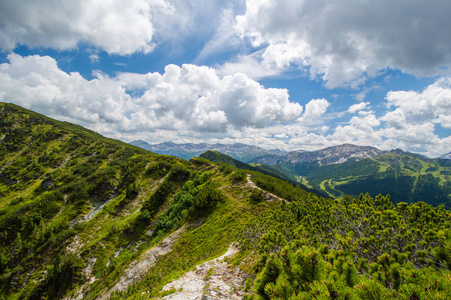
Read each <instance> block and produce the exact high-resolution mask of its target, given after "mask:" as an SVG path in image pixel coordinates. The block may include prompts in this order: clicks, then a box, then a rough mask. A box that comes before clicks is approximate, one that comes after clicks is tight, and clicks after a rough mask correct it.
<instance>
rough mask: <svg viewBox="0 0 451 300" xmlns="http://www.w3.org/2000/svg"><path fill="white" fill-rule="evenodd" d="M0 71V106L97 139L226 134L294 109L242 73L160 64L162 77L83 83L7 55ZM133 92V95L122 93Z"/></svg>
mask: <svg viewBox="0 0 451 300" xmlns="http://www.w3.org/2000/svg"><path fill="white" fill-rule="evenodd" d="M8 59H9V63H4V64H1V65H0V91H1V92H0V100H1V101H6V102H14V103H17V104H19V105H23V106H25V107H27V108H30V109H32V110H36V111H38V112H41V113H44V114H47V115H50V116H53V117H57V118H60V119H65V120H68V121H72V122H76V123H79V124H82V125H85V126H88V127H90V128H92V129H95V130H97V131H99V132H101V133H111V132H139V131H141V132H145V131H155V130H172V131H180V132H183V131H194V132H223V133H225V132H227V131H228V130H238V129H242V128H246V127H255V128H262V127H265V126H268V125H270V124H276V123H280V122H291V121H293V120H295V119H296V118H297V117H298V116H299V115H300V113H301V112H302V107H301V106H300V105H299V104H297V103H294V102H291V101H290V100H289V95H288V91H287V90H284V89H265V88H264V87H262V86H261V85H260V84H259V83H257V82H255V81H253V80H252V79H249V78H248V77H246V76H245V75H243V74H236V75H234V76H225V77H220V76H219V75H218V74H217V72H216V71H215V70H214V69H212V68H208V67H199V66H195V65H183V66H182V67H178V66H175V65H168V66H166V68H165V72H164V73H163V74H159V73H148V74H133V73H123V74H120V75H118V76H117V77H114V78H110V77H108V76H106V75H104V74H102V73H101V72H97V73H95V76H96V77H97V78H96V79H93V80H90V81H88V80H86V79H84V78H83V77H82V76H81V75H80V74H79V73H70V74H67V73H65V72H64V71H62V70H60V69H59V68H58V66H57V63H56V61H55V60H54V59H53V58H51V57H48V56H46V57H41V56H37V55H36V56H28V57H22V56H20V55H17V54H10V55H8ZM130 90H131V91H133V90H141V91H142V92H143V94H142V96H140V97H132V96H130V95H129V94H128V93H127V91H130Z"/></svg>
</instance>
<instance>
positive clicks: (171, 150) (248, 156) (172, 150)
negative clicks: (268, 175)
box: [130, 140, 286, 163]
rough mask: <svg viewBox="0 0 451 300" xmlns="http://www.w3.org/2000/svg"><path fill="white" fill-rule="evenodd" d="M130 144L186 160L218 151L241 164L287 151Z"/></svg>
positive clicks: (193, 145)
mask: <svg viewBox="0 0 451 300" xmlns="http://www.w3.org/2000/svg"><path fill="white" fill-rule="evenodd" d="M130 144H132V145H134V146H138V147H141V148H143V149H145V150H149V151H152V152H155V153H158V154H165V155H174V156H177V157H180V158H183V159H186V160H189V159H190V158H192V157H197V156H199V155H200V154H202V153H204V152H207V151H209V150H212V151H218V152H221V153H223V154H225V155H228V156H230V157H232V158H234V159H237V160H239V161H241V162H244V163H247V162H249V161H251V160H252V159H254V158H257V157H261V156H265V155H275V156H278V155H284V154H286V152H285V151H282V150H279V149H274V150H266V149H263V148H260V147H257V146H251V145H246V144H240V143H237V144H231V145H228V144H207V143H201V144H192V143H187V144H176V143H173V142H164V143H160V144H149V143H147V142H145V141H142V140H138V141H133V142H131V143H130Z"/></svg>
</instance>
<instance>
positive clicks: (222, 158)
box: [199, 151, 328, 197]
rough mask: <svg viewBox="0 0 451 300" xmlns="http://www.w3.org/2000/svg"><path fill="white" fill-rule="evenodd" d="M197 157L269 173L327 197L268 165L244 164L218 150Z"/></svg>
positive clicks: (323, 193) (326, 195)
mask: <svg viewBox="0 0 451 300" xmlns="http://www.w3.org/2000/svg"><path fill="white" fill-rule="evenodd" d="M199 157H201V158H205V159H208V160H209V161H212V162H215V163H223V164H227V165H230V166H234V167H236V168H238V169H242V170H250V171H255V172H260V173H262V174H265V175H269V176H272V177H274V178H279V179H282V180H285V181H288V182H290V183H291V184H293V185H294V186H296V185H299V186H300V187H301V188H303V189H304V190H306V191H309V192H312V193H314V194H316V195H318V196H320V197H328V194H327V193H325V192H322V191H320V190H314V189H311V188H309V187H307V186H305V185H303V184H301V183H299V182H297V181H296V180H294V179H293V178H290V177H288V176H287V175H285V174H284V173H283V172H280V171H278V170H277V169H275V168H274V167H271V166H268V165H264V164H262V165H259V164H253V165H250V164H245V163H243V162H241V161H239V160H236V159H233V158H232V157H230V156H228V155H225V154H222V153H220V152H218V151H207V152H205V153H202V154H201V155H200V156H199Z"/></svg>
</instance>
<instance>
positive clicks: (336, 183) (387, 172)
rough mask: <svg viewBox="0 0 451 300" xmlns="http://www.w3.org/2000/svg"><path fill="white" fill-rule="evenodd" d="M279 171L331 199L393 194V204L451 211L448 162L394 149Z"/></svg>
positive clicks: (282, 166)
mask: <svg viewBox="0 0 451 300" xmlns="http://www.w3.org/2000/svg"><path fill="white" fill-rule="evenodd" d="M277 166H278V167H279V170H282V171H283V172H284V173H285V174H287V175H291V176H298V177H299V176H301V177H302V178H303V182H304V183H305V184H308V185H310V186H312V187H313V188H315V189H317V190H322V191H325V192H327V193H328V194H329V196H331V197H337V198H338V197H340V198H341V197H343V196H344V195H345V194H348V195H351V196H354V197H357V196H359V194H360V193H362V192H364V193H366V192H368V193H369V194H370V195H372V196H373V197H374V196H376V195H378V194H380V193H381V194H384V195H386V194H390V195H391V199H392V201H393V202H395V203H398V202H408V203H411V202H416V201H425V202H427V203H429V204H432V205H434V206H438V205H442V204H443V205H445V206H446V207H447V208H451V176H450V174H451V167H450V164H449V161H448V160H444V159H428V158H426V157H423V156H420V155H416V154H412V153H407V152H403V151H401V150H394V151H390V152H387V153H382V154H380V155H378V156H375V157H372V158H367V159H362V160H360V161H351V162H344V163H336V164H329V165H324V166H319V165H312V164H307V163H292V162H290V161H283V162H280V163H279V164H277Z"/></svg>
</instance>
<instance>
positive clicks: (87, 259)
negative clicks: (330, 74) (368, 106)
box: [0, 103, 451, 300]
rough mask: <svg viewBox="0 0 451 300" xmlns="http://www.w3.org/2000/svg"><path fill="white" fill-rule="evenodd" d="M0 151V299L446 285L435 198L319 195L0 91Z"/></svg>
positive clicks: (265, 294)
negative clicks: (45, 110) (51, 114)
mask: <svg viewBox="0 0 451 300" xmlns="http://www.w3.org/2000/svg"><path fill="white" fill-rule="evenodd" d="M0 153H1V155H0V195H1V196H0V295H1V297H0V298H2V299H143V298H144V299H165V300H168V299H201V298H202V299H243V298H246V299H262V298H263V299H280V298H281V297H282V298H286V299H288V298H291V299H294V297H297V298H299V297H301V298H304V299H305V298H307V299H310V298H318V295H320V294H321V295H322V296H321V297H322V298H325V299H341V298H343V299H344V298H349V299H351V298H352V299H369V298H371V297H373V296H374V295H384V298H387V299H389V298H391V299H419V297H418V295H420V296H422V295H424V294H426V295H427V297H428V298H426V299H440V298H441V299H450V298H451V291H450V290H449V288H448V287H449V278H451V272H450V271H449V269H450V266H451V253H450V251H449V237H450V236H451V228H450V224H451V212H450V211H449V210H446V209H444V208H443V207H438V208H437V207H432V206H431V205H428V204H426V203H424V202H418V203H412V204H407V203H399V204H398V205H397V206H394V205H393V203H392V202H391V201H390V200H389V198H388V197H382V196H378V197H376V198H372V197H370V196H369V195H361V196H359V197H357V198H355V199H354V198H351V197H345V199H344V200H343V201H334V200H331V199H326V198H319V197H317V196H316V195H315V194H312V193H309V192H306V191H305V190H303V189H301V188H300V187H299V186H296V187H294V186H293V185H292V184H291V183H289V182H286V181H283V180H280V179H276V178H274V177H271V176H267V175H264V174H261V173H259V172H255V171H251V170H241V169H237V168H235V167H233V166H229V165H225V164H216V163H213V162H211V161H207V160H206V159H203V158H193V159H191V160H190V161H186V160H183V159H180V158H177V157H171V156H162V155H158V154H154V153H151V152H148V151H145V150H143V149H141V148H138V147H135V146H132V145H129V144H126V143H122V142H120V141H117V140H113V139H107V138H104V137H102V136H100V135H98V134H96V133H94V132H92V131H90V130H87V129H85V128H83V127H80V126H77V125H73V124H70V123H66V122H59V121H57V120H53V119H50V118H48V117H45V116H43V115H40V114H37V113H35V112H32V111H29V110H26V109H23V108H21V107H18V106H16V105H12V104H5V103H0ZM342 165H343V164H342ZM335 166H337V165H335ZM224 259H226V260H224ZM424 291H427V293H425V292H424ZM298 296H299V297H298ZM373 298H374V297H373Z"/></svg>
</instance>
